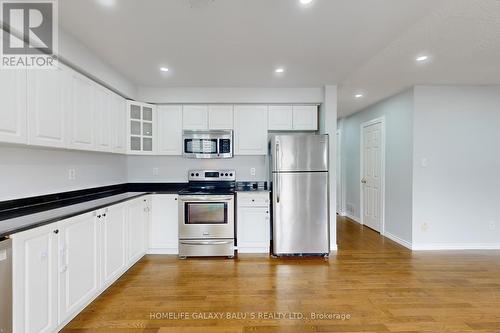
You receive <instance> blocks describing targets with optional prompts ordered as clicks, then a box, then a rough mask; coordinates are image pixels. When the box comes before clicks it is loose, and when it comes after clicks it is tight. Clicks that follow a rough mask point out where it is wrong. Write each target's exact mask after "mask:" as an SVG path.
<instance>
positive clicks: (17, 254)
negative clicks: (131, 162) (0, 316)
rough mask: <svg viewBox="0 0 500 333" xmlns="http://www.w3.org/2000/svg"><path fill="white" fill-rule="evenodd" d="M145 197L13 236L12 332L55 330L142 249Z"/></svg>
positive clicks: (146, 212) (147, 203)
mask: <svg viewBox="0 0 500 333" xmlns="http://www.w3.org/2000/svg"><path fill="white" fill-rule="evenodd" d="M150 204H151V202H150V198H149V197H140V198H138V199H133V200H130V201H127V202H124V203H121V204H117V205H113V206H110V207H108V208H104V209H100V210H97V211H94V212H90V213H85V214H82V215H78V216H75V217H72V218H69V219H66V220H62V221H59V222H55V223H52V224H49V225H46V226H42V227H38V228H35V229H31V230H28V231H24V232H20V233H18V234H15V235H12V241H13V288H14V289H13V310H14V314H13V324H14V332H16V333H17V332H20V333H21V332H22V333H24V332H29V333H31V332H36V333H42V332H47V333H49V332H56V331H58V330H60V329H61V328H62V327H64V325H66V324H67V323H68V322H69V321H70V320H71V319H73V318H74V317H75V316H76V315H77V314H78V313H79V312H80V311H81V310H83V308H84V307H85V306H87V305H88V304H89V303H90V302H92V301H93V300H94V299H95V298H96V297H97V296H98V295H99V294H100V293H101V292H102V291H104V290H105V289H106V288H107V287H109V286H110V285H111V284H112V283H113V282H115V281H116V280H117V279H118V278H119V277H120V276H121V275H122V274H123V273H124V272H125V271H126V270H127V269H128V268H129V267H130V266H132V265H133V264H135V263H136V262H137V261H138V260H139V259H141V258H142V256H143V255H144V254H145V252H146V244H147V243H146V237H147V234H148V230H149V220H150V215H149V211H150V208H149V207H150Z"/></svg>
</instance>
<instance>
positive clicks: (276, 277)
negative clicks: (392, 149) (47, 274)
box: [63, 218, 500, 333]
mask: <svg viewBox="0 0 500 333" xmlns="http://www.w3.org/2000/svg"><path fill="white" fill-rule="evenodd" d="M337 229H338V230H337V231H338V244H339V251H338V252H337V254H336V255H332V257H331V258H330V260H329V261H325V260H323V259H270V258H268V257H267V256H243V255H240V256H239V258H238V259H236V260H225V259H212V260H197V259H195V260H193V259H189V260H185V261H182V260H177V258H176V257H173V256H161V255H149V256H146V257H145V258H143V259H142V260H141V261H140V262H139V263H137V264H136V265H135V266H134V267H132V268H131V269H130V270H129V272H127V273H126V274H125V275H124V276H123V277H122V278H121V279H120V280H119V281H117V282H116V283H115V284H114V285H113V286H112V287H111V288H109V289H108V290H107V291H106V292H105V293H104V294H103V295H101V296H100V297H99V298H98V299H97V300H96V301H94V302H93V303H92V304H90V305H89V306H88V307H87V308H86V309H85V311H83V312H82V313H81V314H80V315H79V316H78V317H76V318H75V319H74V320H73V321H72V322H71V323H70V324H69V325H68V326H67V327H66V328H65V329H64V330H63V332H67V333H76V332H159V333H170V332H176V333H177V332H179V333H184V332H207V333H212V332H225V333H233V332H234V333H236V332H237V333H242V332H245V333H246V332H257V333H267V332H405V333H411V332H432V333H440V332H500V252H499V251H451V252H414V253H412V252H410V251H408V250H407V249H405V248H404V247H401V246H400V245H398V244H396V243H394V242H392V241H391V240H388V239H386V238H384V237H381V236H380V235H379V234H377V233H376V232H374V231H372V230H370V229H368V228H366V227H362V226H360V225H358V224H357V223H355V222H352V221H350V220H347V219H345V218H339V219H338V226H337ZM219 312H220V313H222V316H223V318H224V319H220V318H217V319H212V318H207V319H199V318H193V317H194V316H201V315H203V314H204V315H205V316H209V315H210V314H212V315H213V316H215V314H213V313H219ZM276 312H279V313H282V315H286V316H287V318H285V319H279V318H278V317H277V316H278V314H276ZM181 313H184V314H185V315H186V316H189V319H182V318H180V316H181ZM228 313H229V315H233V314H234V315H235V316H236V315H237V314H238V313H240V316H243V315H244V314H246V318H233V319H226V316H227V315H228ZM311 313H325V314H339V315H341V314H343V315H345V316H347V315H348V316H350V318H346V317H344V320H342V319H339V318H332V319H328V318H326V319H315V320H313V319H311V318H310V316H311ZM162 315H163V316H168V315H170V316H177V317H176V318H166V317H163V319H161V316H162ZM252 315H254V316H255V318H251V316H252ZM156 316H158V318H160V319H156V318H155V319H153V317H156ZM259 316H260V317H259ZM300 316H304V318H301V317H300Z"/></svg>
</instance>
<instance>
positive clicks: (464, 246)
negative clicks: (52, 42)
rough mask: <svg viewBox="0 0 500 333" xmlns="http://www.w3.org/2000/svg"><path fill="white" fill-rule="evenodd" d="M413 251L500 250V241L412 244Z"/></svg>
mask: <svg viewBox="0 0 500 333" xmlns="http://www.w3.org/2000/svg"><path fill="white" fill-rule="evenodd" d="M412 250H414V251H448V250H450V251H460V250H500V243H429V244H413V245H412Z"/></svg>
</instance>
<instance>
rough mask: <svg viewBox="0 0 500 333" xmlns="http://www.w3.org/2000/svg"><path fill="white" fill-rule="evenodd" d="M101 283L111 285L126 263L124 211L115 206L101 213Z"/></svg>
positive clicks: (121, 206)
mask: <svg viewBox="0 0 500 333" xmlns="http://www.w3.org/2000/svg"><path fill="white" fill-rule="evenodd" d="M100 220H101V222H100V225H101V229H100V230H101V232H100V235H101V237H102V241H101V244H102V251H101V274H102V275H101V281H102V283H103V285H104V286H108V285H110V284H111V283H113V282H114V281H115V280H116V279H117V278H118V277H119V276H120V275H121V273H123V271H124V270H125V267H126V265H127V262H126V227H127V224H126V209H125V205H123V204H122V205H116V206H112V207H110V208H108V209H107V210H106V211H105V212H103V213H102V215H101V218H100Z"/></svg>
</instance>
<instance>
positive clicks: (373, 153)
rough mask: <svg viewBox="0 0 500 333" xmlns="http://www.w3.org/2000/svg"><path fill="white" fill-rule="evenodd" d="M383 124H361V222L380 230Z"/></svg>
mask: <svg viewBox="0 0 500 333" xmlns="http://www.w3.org/2000/svg"><path fill="white" fill-rule="evenodd" d="M382 130H383V125H382V122H376V123H371V124H367V125H366V126H363V128H362V131H363V135H362V138H363V144H362V151H361V152H362V154H363V156H362V157H363V160H362V161H363V164H362V178H361V188H362V191H361V193H362V204H363V206H362V207H363V210H362V214H363V224H364V225H366V226H368V227H370V228H372V229H374V230H376V231H378V232H380V231H381V230H382V205H383V192H382V159H383V147H382V142H383V140H382V138H383V133H382Z"/></svg>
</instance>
